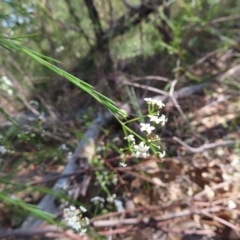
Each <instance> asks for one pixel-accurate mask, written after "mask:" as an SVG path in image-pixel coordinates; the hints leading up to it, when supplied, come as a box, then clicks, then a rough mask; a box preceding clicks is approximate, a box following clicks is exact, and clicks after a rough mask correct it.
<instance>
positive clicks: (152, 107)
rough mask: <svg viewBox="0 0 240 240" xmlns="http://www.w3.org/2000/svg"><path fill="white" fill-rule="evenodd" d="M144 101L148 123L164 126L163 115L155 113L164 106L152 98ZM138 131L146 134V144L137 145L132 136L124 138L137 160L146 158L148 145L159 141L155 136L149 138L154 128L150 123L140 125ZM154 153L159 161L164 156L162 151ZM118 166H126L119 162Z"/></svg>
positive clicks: (157, 147)
mask: <svg viewBox="0 0 240 240" xmlns="http://www.w3.org/2000/svg"><path fill="white" fill-rule="evenodd" d="M144 100H145V101H146V102H147V104H148V112H149V115H148V117H149V118H150V122H153V123H154V124H161V125H162V126H164V125H165V124H166V122H167V118H166V117H165V115H163V114H162V115H161V116H159V111H156V110H159V109H160V108H163V107H164V106H165V104H163V102H162V101H160V100H156V99H152V98H145V99H144ZM140 129H141V131H142V132H144V133H146V134H147V140H146V142H144V141H141V142H140V143H139V144H138V145H137V144H136V140H135V138H134V135H132V134H130V135H128V136H126V137H125V138H124V139H126V140H127V141H128V142H129V143H130V148H131V149H132V150H133V151H134V152H135V156H136V157H137V158H138V157H143V158H146V157H147V156H148V155H149V153H148V151H149V149H150V145H149V144H150V143H152V142H154V141H159V140H160V139H159V137H158V136H155V137H152V136H150V135H151V134H152V132H153V130H154V129H155V127H154V126H152V125H151V124H150V123H140ZM155 148H156V149H160V148H161V147H160V146H156V145H155ZM155 153H156V154H157V156H158V157H160V158H161V159H163V158H164V156H165V151H163V152H158V151H157V152H155ZM119 165H120V166H121V167H126V166H127V164H126V163H125V162H120V163H119Z"/></svg>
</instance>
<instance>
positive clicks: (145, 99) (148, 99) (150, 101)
mask: <svg viewBox="0 0 240 240" xmlns="http://www.w3.org/2000/svg"><path fill="white" fill-rule="evenodd" d="M144 101H146V102H147V103H152V101H153V99H152V98H144Z"/></svg>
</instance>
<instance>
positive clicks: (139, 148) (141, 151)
mask: <svg viewBox="0 0 240 240" xmlns="http://www.w3.org/2000/svg"><path fill="white" fill-rule="evenodd" d="M134 149H135V151H136V153H135V154H136V157H137V158H138V157H139V156H143V157H144V158H146V157H147V155H148V150H149V147H148V146H146V145H145V144H144V142H140V144H139V145H135V146H134Z"/></svg>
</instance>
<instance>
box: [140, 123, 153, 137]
mask: <svg viewBox="0 0 240 240" xmlns="http://www.w3.org/2000/svg"><path fill="white" fill-rule="evenodd" d="M140 125H141V126H142V127H141V131H142V132H144V131H146V132H147V133H148V134H150V133H151V132H152V130H154V129H155V127H153V126H151V125H150V124H149V123H141V124H140Z"/></svg>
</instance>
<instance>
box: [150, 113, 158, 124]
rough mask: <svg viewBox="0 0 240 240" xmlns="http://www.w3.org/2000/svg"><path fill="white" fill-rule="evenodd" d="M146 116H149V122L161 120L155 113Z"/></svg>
mask: <svg viewBox="0 0 240 240" xmlns="http://www.w3.org/2000/svg"><path fill="white" fill-rule="evenodd" d="M148 117H149V118H150V122H155V123H156V124H159V123H160V122H161V118H159V117H158V116H156V115H148Z"/></svg>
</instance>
